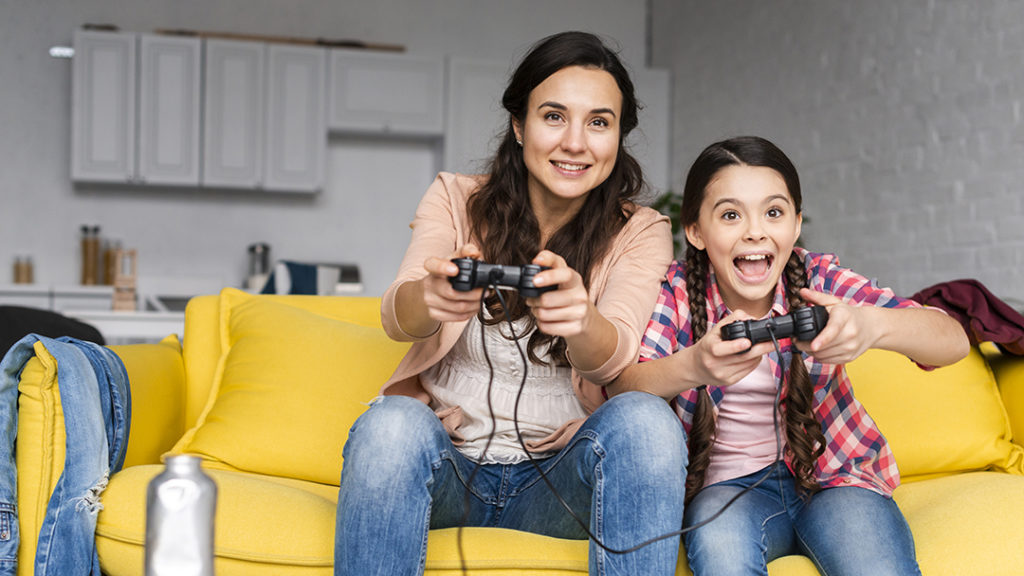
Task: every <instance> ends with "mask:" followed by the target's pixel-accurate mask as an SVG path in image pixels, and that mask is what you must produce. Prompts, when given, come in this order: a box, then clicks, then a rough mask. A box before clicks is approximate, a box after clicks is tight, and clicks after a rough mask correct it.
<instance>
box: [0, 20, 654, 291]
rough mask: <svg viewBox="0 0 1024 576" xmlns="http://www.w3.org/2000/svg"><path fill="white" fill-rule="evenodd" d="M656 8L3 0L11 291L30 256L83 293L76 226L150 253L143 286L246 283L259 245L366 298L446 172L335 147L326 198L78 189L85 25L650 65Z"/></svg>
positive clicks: (381, 282)
mask: <svg viewBox="0 0 1024 576" xmlns="http://www.w3.org/2000/svg"><path fill="white" fill-rule="evenodd" d="M645 6H646V4H645V1H644V0H626V1H623V0H558V1H554V2H552V1H550V0H517V1H515V2H504V1H501V0H364V1H358V2H356V1H347V2H339V1H337V0H218V1H217V2H208V1H206V0H35V1H32V2H24V1H21V0H0V222H2V225H0V284H4V283H9V282H10V281H11V280H12V277H13V275H12V272H11V269H12V268H13V262H14V259H15V257H16V256H19V255H31V256H32V258H33V260H34V263H35V278H36V282H38V283H43V284H75V283H77V282H78V278H79V274H80V269H79V266H80V253H79V247H78V234H79V233H78V230H79V226H80V225H81V224H99V225H100V226H101V227H102V233H103V235H105V236H108V237H114V238H119V239H121V240H122V241H123V242H124V244H125V245H126V247H134V248H136V249H138V251H139V274H140V276H141V277H150V278H160V277H182V276H194V277H198V278H207V279H210V282H211V284H212V285H235V286H237V285H240V284H241V282H242V279H243V277H244V275H245V274H246V262H247V261H246V246H247V245H249V244H250V243H252V242H258V241H262V242H268V243H269V244H270V245H271V246H272V253H273V256H274V257H275V258H292V259H298V260H313V261H338V262H355V263H357V264H359V265H360V267H361V269H362V272H363V276H364V284H365V285H366V293H367V294H371V295H376V294H380V293H381V292H383V290H384V288H385V287H386V286H387V284H388V283H390V281H391V279H392V278H393V276H394V273H395V271H396V269H397V267H398V262H399V260H400V259H401V256H402V254H403V253H404V250H405V247H406V245H407V243H408V239H409V229H408V223H409V221H410V220H411V217H412V214H413V211H414V209H415V206H416V203H417V201H418V200H419V197H420V196H421V195H422V193H423V191H424V190H426V187H427V186H428V185H429V184H430V181H431V179H432V178H433V176H434V174H435V172H436V170H437V169H438V168H443V166H440V165H439V162H440V157H439V154H438V148H437V147H436V146H435V145H434V144H431V143H426V142H415V141H398V142H387V141H381V140H365V141H361V140H352V139H339V138H332V139H331V140H330V147H329V151H328V167H327V174H328V184H327V189H326V190H325V191H324V192H323V193H321V194H317V195H315V196H308V195H288V194H267V193H256V192H225V191H209V190H201V189H175V188H163V189H154V188H142V187H111V186H73V185H72V183H71V181H70V169H69V162H70V160H69V153H70V146H69V137H70V92H71V83H70V82H71V62H70V61H69V60H57V59H53V58H50V57H49V56H48V54H47V50H48V49H49V47H50V46H52V45H56V44H63V45H70V44H71V37H72V33H73V31H74V30H75V29H76V28H77V27H79V26H80V25H82V24H84V23H110V24H115V25H117V26H119V27H120V28H121V29H122V30H127V31H134V32H149V31H152V30H154V29H157V28H187V29H196V30H206V31H225V32H237V33H252V34H268V35H280V36H302V37H324V38H331V39H340V38H352V39H359V40H364V41H369V42H380V43H388V44H403V45H405V46H406V47H407V50H408V51H409V52H411V53H423V54H433V55H460V56H469V57H474V58H490V59H502V60H507V61H508V62H509V63H510V66H511V65H512V63H513V62H514V61H515V60H516V59H517V58H518V57H520V56H521V55H522V54H523V53H524V51H525V50H526V48H528V47H529V45H530V44H531V43H532V42H534V41H536V40H537V39H539V38H541V37H543V36H546V35H548V34H551V33H554V32H558V31H561V30H567V29H580V30H589V31H592V32H597V33H600V34H603V35H606V36H608V37H611V38H613V39H615V40H617V41H618V42H619V43H620V45H621V49H622V53H623V56H624V57H625V59H626V60H627V61H628V62H630V63H631V65H632V66H633V67H634V68H638V67H641V66H642V65H643V64H644V61H645V46H646V36H645V22H646V20H645Z"/></svg>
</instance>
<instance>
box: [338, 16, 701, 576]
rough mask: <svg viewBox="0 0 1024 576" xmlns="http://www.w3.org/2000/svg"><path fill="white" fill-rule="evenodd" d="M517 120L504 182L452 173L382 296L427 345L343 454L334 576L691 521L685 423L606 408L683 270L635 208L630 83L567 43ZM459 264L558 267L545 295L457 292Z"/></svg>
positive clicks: (406, 363) (665, 559) (546, 49)
mask: <svg viewBox="0 0 1024 576" xmlns="http://www.w3.org/2000/svg"><path fill="white" fill-rule="evenodd" d="M502 104H503V105H504V107H505V109H506V110H507V111H508V113H509V123H508V126H507V129H506V131H505V134H504V137H503V139H502V141H501V142H500V145H499V148H498V151H497V153H496V154H495V156H494V158H493V159H492V161H491V165H490V170H489V173H488V174H486V175H483V176H474V177H471V176H463V175H455V174H444V173H442V174H441V175H440V176H438V178H437V179H436V180H435V182H434V183H433V185H432V186H431V187H430V189H429V190H428V191H427V193H426V195H425V196H424V198H423V200H422V202H421V203H420V206H419V208H418V210H417V212H416V218H415V221H414V222H413V226H412V228H413V237H412V241H411V242H410V245H409V249H408V251H407V252H406V256H405V258H404V260H403V262H402V265H401V268H400V269H399V272H398V277H397V279H396V280H395V282H394V284H392V286H391V287H390V288H389V289H388V290H387V292H386V293H385V295H384V298H383V304H382V310H381V313H382V318H383V323H384V326H385V329H386V330H387V332H388V334H389V335H390V336H391V337H392V338H394V339H396V340H403V341H412V342H413V345H412V347H411V348H410V350H409V352H408V354H407V355H406V357H405V358H404V359H403V361H402V363H401V364H400V365H399V367H398V368H397V370H396V372H395V374H394V375H393V376H392V377H391V379H390V380H389V381H388V382H387V383H386V384H385V385H384V388H383V390H382V394H383V396H381V397H380V398H378V399H376V400H375V401H374V402H373V403H372V405H371V407H370V408H369V409H368V410H367V411H366V413H364V414H363V416H362V417H360V418H359V420H358V421H357V422H356V423H355V425H354V426H353V428H352V431H351V433H350V436H349V440H348V443H347V444H346V446H345V454H344V458H345V465H344V467H343V471H342V475H341V488H340V491H339V498H338V522H337V533H336V547H335V573H336V574H360V575H365V574H388V575H394V574H417V573H421V572H422V570H423V567H424V558H425V555H426V544H427V531H428V529H432V528H444V527H452V526H460V525H467V526H497V527H504V528H512V529H518V530H526V531H530V532H535V533H539V534H545V535H549V536H556V537H561V538H579V539H582V538H586V537H587V531H586V530H587V529H589V531H590V532H591V533H593V534H594V535H595V536H596V537H597V538H598V539H599V540H601V544H603V545H605V546H607V547H609V548H612V549H627V548H631V547H634V546H636V545H637V544H640V543H641V542H643V541H645V540H648V539H650V538H653V537H655V536H659V535H661V534H664V533H668V532H672V531H673V530H677V529H678V527H679V525H680V523H681V522H682V510H683V509H682V505H683V485H684V481H685V468H686V456H685V443H684V440H683V432H682V427H681V425H680V423H679V421H678V419H677V418H676V417H675V416H674V414H673V413H672V411H671V409H670V408H669V406H668V404H667V403H665V402H664V401H663V400H662V399H660V398H658V397H656V396H654V395H651V394H647V393H633V394H625V395H622V396H621V397H617V398H615V399H613V400H611V401H607V402H606V401H605V399H606V397H607V395H606V394H605V393H604V388H603V387H604V385H605V384H607V383H608V382H611V381H612V380H613V379H614V378H615V377H616V376H618V374H619V373H620V372H621V371H622V370H623V369H624V368H625V367H626V366H627V365H629V364H631V363H633V362H635V361H636V358H637V354H638V350H639V338H640V334H641V333H642V331H643V329H644V327H645V326H646V323H647V319H648V318H649V316H650V312H651V310H652V309H653V306H654V302H655V299H656V297H657V293H658V286H659V284H660V280H661V278H662V277H663V275H664V272H665V270H666V269H667V267H668V264H669V262H670V261H671V258H672V254H671V250H672V245H671V232H670V227H669V224H668V221H667V219H666V218H665V217H663V216H661V215H659V214H658V213H657V212H655V211H654V210H651V209H650V208H644V207H640V206H638V205H637V204H635V198H636V196H637V194H639V193H640V191H641V189H642V183H643V178H642V174H641V170H640V167H639V165H638V164H637V162H636V160H634V159H633V158H632V157H631V156H630V155H629V154H628V153H627V152H626V151H625V149H624V145H623V143H624V141H625V139H626V136H627V135H628V134H629V132H630V131H631V130H632V129H633V128H635V127H636V125H637V102H636V98H635V95H634V92H633V85H632V82H631V80H630V78H629V75H628V73H627V72H626V70H625V68H624V67H623V65H622V63H621V62H620V61H619V59H618V57H617V56H616V55H615V54H614V53H613V52H612V51H611V50H609V49H608V48H607V47H606V46H605V45H604V44H603V43H602V42H601V41H600V39H598V38H597V37H595V36H593V35H591V34H586V33H580V32H566V33H562V34H556V35H554V36H551V37H548V38H546V39H544V40H542V41H541V42H539V43H538V44H537V45H535V46H534V47H533V49H532V50H531V51H530V52H529V53H528V54H527V55H526V56H525V58H524V59H523V61H522V62H521V63H520V65H519V66H518V67H517V69H516V70H515V72H514V73H513V75H512V77H511V79H510V81H509V84H508V87H507V89H506V90H505V93H504V95H503V99H502ZM457 257H464V258H473V259H478V260H482V261H485V262H488V263H492V264H506V265H514V266H519V265H523V264H530V263H532V264H537V265H540V266H544V267H547V268H548V269H546V270H544V271H542V272H541V273H540V274H538V275H537V276H536V277H535V278H534V283H535V285H536V286H538V287H555V289H554V290H551V291H549V292H546V293H543V294H541V295H540V296H538V297H531V298H523V297H521V296H520V295H519V294H518V293H516V292H514V291H508V292H503V294H502V295H503V299H499V298H498V297H497V294H496V293H494V292H492V291H490V290H487V291H486V292H485V289H483V288H476V289H474V290H471V291H468V292H459V291H456V290H454V289H453V288H452V285H451V283H450V278H451V277H452V276H455V275H456V274H457V273H458V269H457V267H456V265H455V264H454V263H452V262H451V260H452V259H453V258H457ZM482 298H484V302H483V303H481V299H482ZM518 339H521V340H522V343H519V342H518V341H517V340H518ZM520 345H523V346H524V347H525V349H526V351H525V353H523V354H522V355H521V353H520V348H519V346H520ZM525 356H528V357H529V360H526V358H525ZM489 365H490V368H489ZM520 432H521V438H520ZM520 439H521V440H522V442H521V441H520ZM527 448H528V449H529V452H527V451H526V449H527ZM532 460H536V464H537V466H535V464H534V462H533V461H532ZM538 467H539V468H540V469H541V470H543V472H544V474H545V476H546V477H547V479H548V481H550V482H551V484H552V485H553V486H554V488H555V489H556V490H557V492H558V494H559V495H560V496H561V498H564V500H565V501H566V502H567V504H568V505H569V506H570V507H571V508H572V509H573V510H574V512H575V514H576V515H578V516H579V518H580V520H582V523H583V525H581V524H580V523H578V522H577V520H576V519H574V518H573V516H572V515H571V514H570V513H569V512H568V511H566V510H565V508H564V507H562V505H561V504H560V503H559V502H558V499H557V497H556V496H555V495H554V494H553V492H552V490H550V489H549V487H548V486H547V484H546V482H544V481H542V479H541V478H540V475H539V472H538V470H537V468H538ZM678 545H679V543H678V539H674V538H669V539H664V540H660V541H658V542H656V543H653V544H650V545H648V546H643V547H641V548H640V549H639V550H637V551H634V552H630V553H625V554H618V553H611V552H608V551H607V550H605V549H604V548H602V546H601V545H599V544H598V543H596V542H594V541H592V542H591V545H590V573H591V574H666V575H667V574H673V573H674V570H675V565H676V556H677V554H678ZM381 550H386V551H387V553H386V554H381V553H380V551H381Z"/></svg>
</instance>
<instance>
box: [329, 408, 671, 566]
mask: <svg viewBox="0 0 1024 576" xmlns="http://www.w3.org/2000/svg"><path fill="white" fill-rule="evenodd" d="M344 456H345V463H344V466H343V467H342V472H341V487H340V490H339V495H338V517H337V527H336V531H335V547H334V553H335V563H334V573H335V574H336V575H358V576H372V575H380V576H385V575H386V576H414V575H416V574H422V573H423V570H424V563H425V559H426V553H427V539H428V532H429V530H430V529H435V528H448V527H454V526H458V525H459V524H460V523H461V522H462V519H463V515H464V514H465V513H466V512H467V511H466V508H465V506H466V505H467V500H466V498H467V488H466V484H467V482H468V480H469V477H470V476H471V475H472V473H473V469H474V466H475V464H474V462H473V461H471V460H469V459H468V458H466V457H465V456H463V455H462V454H461V453H460V452H459V451H458V450H456V449H455V447H454V446H453V445H452V442H451V440H450V439H449V437H448V433H447V432H446V431H445V429H444V427H443V426H442V424H441V421H440V420H438V418H437V416H436V415H435V414H434V412H433V411H431V409H430V408H429V407H428V406H427V405H426V404H424V403H423V402H421V401H419V400H417V399H415V398H409V397H406V396H385V397H382V398H378V399H377V400H376V401H375V402H374V403H373V404H372V405H371V406H370V409H369V410H367V411H366V412H365V413H364V414H363V415H362V416H360V417H359V419H358V420H356V423H355V425H353V427H352V431H351V432H350V433H349V438H348V442H347V443H346V444H345V455H344ZM686 460H687V459H686V442H685V437H684V433H683V427H682V424H681V423H680V422H679V418H678V417H676V415H675V413H674V412H673V411H672V409H671V408H670V407H669V405H668V403H667V402H665V400H663V399H661V398H659V397H657V396H654V395H651V394H646V393H643V392H627V393H625V394H621V395H618V396H614V397H613V398H611V399H610V400H608V401H607V402H605V403H604V404H602V405H601V406H600V407H599V408H598V409H597V410H596V411H594V413H593V414H591V415H590V417H589V418H587V420H586V421H585V422H584V423H583V425H582V427H581V428H580V430H579V431H578V432H577V433H576V435H575V436H573V438H572V439H571V440H570V441H569V443H568V445H567V446H566V447H565V448H563V449H562V450H561V451H559V452H558V453H557V454H555V455H554V456H551V457H549V458H545V459H543V460H540V461H539V462H538V463H539V464H540V466H541V468H542V469H543V470H544V473H545V475H546V476H547V477H548V479H549V480H550V481H551V482H552V484H554V485H555V486H556V487H557V489H558V492H559V494H561V496H562V497H564V498H565V500H566V501H567V502H568V503H569V504H570V505H571V506H572V508H573V510H574V511H575V513H576V514H577V515H578V516H579V517H580V518H581V519H582V521H583V522H584V523H585V524H586V525H587V527H588V528H589V529H590V531H591V532H593V533H594V534H595V535H596V536H597V537H598V538H599V539H601V540H602V541H603V542H604V544H605V545H606V546H609V547H611V548H616V549H620V550H621V549H627V548H630V547H633V546H635V545H637V544H639V543H641V542H644V541H646V540H648V539H651V538H654V537H655V536H660V535H662V534H666V533H670V532H673V531H675V530H679V527H680V525H681V524H682V520H683V494H684V483H685V480H686ZM468 494H469V499H468V519H467V520H466V522H465V524H466V526H493V527H499V528H510V529H515V530H523V531H527V532H533V533H536V534H544V535H547V536H554V537H559V538H571V539H585V538H587V535H586V533H585V532H584V531H583V529H582V528H581V527H580V526H579V525H578V524H577V523H576V521H575V520H574V519H573V518H572V517H571V516H570V515H569V514H568V513H567V512H566V511H565V510H564V509H563V508H562V507H561V506H560V505H559V503H558V502H557V501H556V499H555V497H554V496H553V495H552V492H551V490H550V489H549V488H548V486H547V485H546V484H545V483H544V481H543V480H542V479H541V478H540V476H539V474H538V473H537V471H536V469H534V467H533V465H532V464H531V463H530V462H528V461H527V462H521V463H519V464H511V465H504V464H486V465H482V466H480V468H479V470H478V472H477V474H476V476H475V477H474V478H473V482H472V486H471V487H470V488H469V490H468ZM678 555H679V537H678V536H674V537H670V538H666V539H663V540H659V541H657V542H655V543H653V544H651V545H648V546H644V547H643V548H640V549H639V550H636V551H633V552H629V553H625V554H617V553H611V552H607V551H605V550H604V549H602V548H601V547H599V546H598V545H597V544H595V543H594V542H593V541H591V543H590V554H589V557H590V574H591V575H592V576H596V575H601V576H611V575H637V574H643V575H645V576H669V575H673V574H675V569H676V559H677V557H678Z"/></svg>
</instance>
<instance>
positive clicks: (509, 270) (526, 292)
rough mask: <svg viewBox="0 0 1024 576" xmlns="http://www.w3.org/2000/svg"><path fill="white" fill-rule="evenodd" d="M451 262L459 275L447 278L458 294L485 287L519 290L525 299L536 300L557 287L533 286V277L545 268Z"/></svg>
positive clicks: (460, 261) (455, 259) (477, 262)
mask: <svg viewBox="0 0 1024 576" xmlns="http://www.w3.org/2000/svg"><path fill="white" fill-rule="evenodd" d="M452 262H454V263H455V265H456V266H458V267H459V273H458V274H457V275H455V276H452V277H450V278H448V281H449V282H451V283H452V288H455V289H456V290H458V291H459V292H469V291H470V290H472V289H474V288H483V287H485V286H494V287H496V288H497V287H499V286H503V287H508V288H515V289H516V290H519V293H520V294H522V295H523V296H524V297H526V298H536V297H537V296H540V295H541V294H543V293H545V292H550V291H552V290H554V289H555V288H557V286H543V287H539V286H534V285H533V277H534V276H536V275H537V273H538V272H540V271H541V270H547V269H548V267H547V266H538V265H536V264H525V265H523V266H506V265H504V264H488V263H486V262H481V261H479V260H474V259H472V258H453V259H452Z"/></svg>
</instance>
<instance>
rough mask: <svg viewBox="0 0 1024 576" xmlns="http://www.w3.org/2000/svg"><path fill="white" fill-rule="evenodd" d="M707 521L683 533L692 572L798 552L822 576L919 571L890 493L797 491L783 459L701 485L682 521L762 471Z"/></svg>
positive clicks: (716, 506) (763, 569) (715, 571)
mask: <svg viewBox="0 0 1024 576" xmlns="http://www.w3.org/2000/svg"><path fill="white" fill-rule="evenodd" d="M769 470H771V474H770V476H769V477H768V479H767V480H765V481H764V482H763V483H761V485H759V486H758V487H757V488H754V489H753V490H751V491H750V492H748V493H747V494H744V495H743V496H741V497H740V498H739V500H737V501H736V502H735V503H734V504H733V505H732V506H731V507H730V508H729V509H728V510H726V511H725V513H724V514H722V516H720V517H719V518H717V519H715V520H713V521H712V522H711V523H710V524H707V525H705V526H702V527H700V528H697V529H696V530H693V531H691V532H687V533H686V534H685V536H684V540H685V542H686V552H687V558H688V559H689V561H690V569H691V570H693V573H694V574H696V575H697V576H718V575H732V574H763V575H767V574H768V568H767V564H768V563H769V562H771V561H772V560H774V559H776V558H779V557H781V556H786V555H790V554H802V555H805V556H807V557H809V558H810V559H811V561H812V562H814V564H815V566H817V567H818V571H819V572H821V574H823V575H825V576H840V575H852V574H864V575H876V574H885V575H902V574H917V575H919V574H920V573H921V572H920V570H919V569H918V566H917V560H916V557H915V553H914V538H913V536H912V535H911V533H910V528H909V527H908V526H907V522H906V520H905V519H904V518H903V514H902V513H901V512H900V509H899V508H898V507H897V506H896V503H895V502H893V500H892V499H891V498H887V497H885V496H882V495H881V494H878V493H876V492H872V491H871V490H868V489H866V488H858V487H853V486H850V487H838V488H826V489H824V490H822V491H820V492H818V493H816V494H814V495H813V496H811V497H810V498H809V499H805V498H801V497H800V496H799V495H798V493H797V491H796V486H795V485H794V483H793V475H792V473H791V472H790V471H789V469H788V468H787V467H786V465H785V464H783V463H781V462H780V463H776V464H772V465H771V466H769V467H768V468H765V469H762V470H761V471H759V472H755V473H753V474H751V475H749V476H744V477H743V478H737V479H734V480H727V481H725V482H719V483H717V484H712V485H711V486H707V487H705V488H704V489H703V490H701V491H700V492H699V493H698V494H697V496H696V497H695V498H694V499H693V501H692V502H690V504H689V505H688V506H687V507H686V517H685V518H686V521H685V522H684V525H685V526H692V525H694V524H697V523H698V522H701V521H702V520H704V519H705V518H708V517H710V516H711V515H713V514H714V513H716V512H718V511H719V510H720V509H721V508H722V506H724V505H725V503H726V502H727V501H728V500H730V499H731V498H732V497H733V496H734V495H736V494H737V493H739V492H740V491H741V490H743V488H744V487H746V486H749V485H751V484H753V483H754V482H756V481H757V480H758V479H759V478H761V476H763V475H764V474H765V473H766V472H768V471H769Z"/></svg>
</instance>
